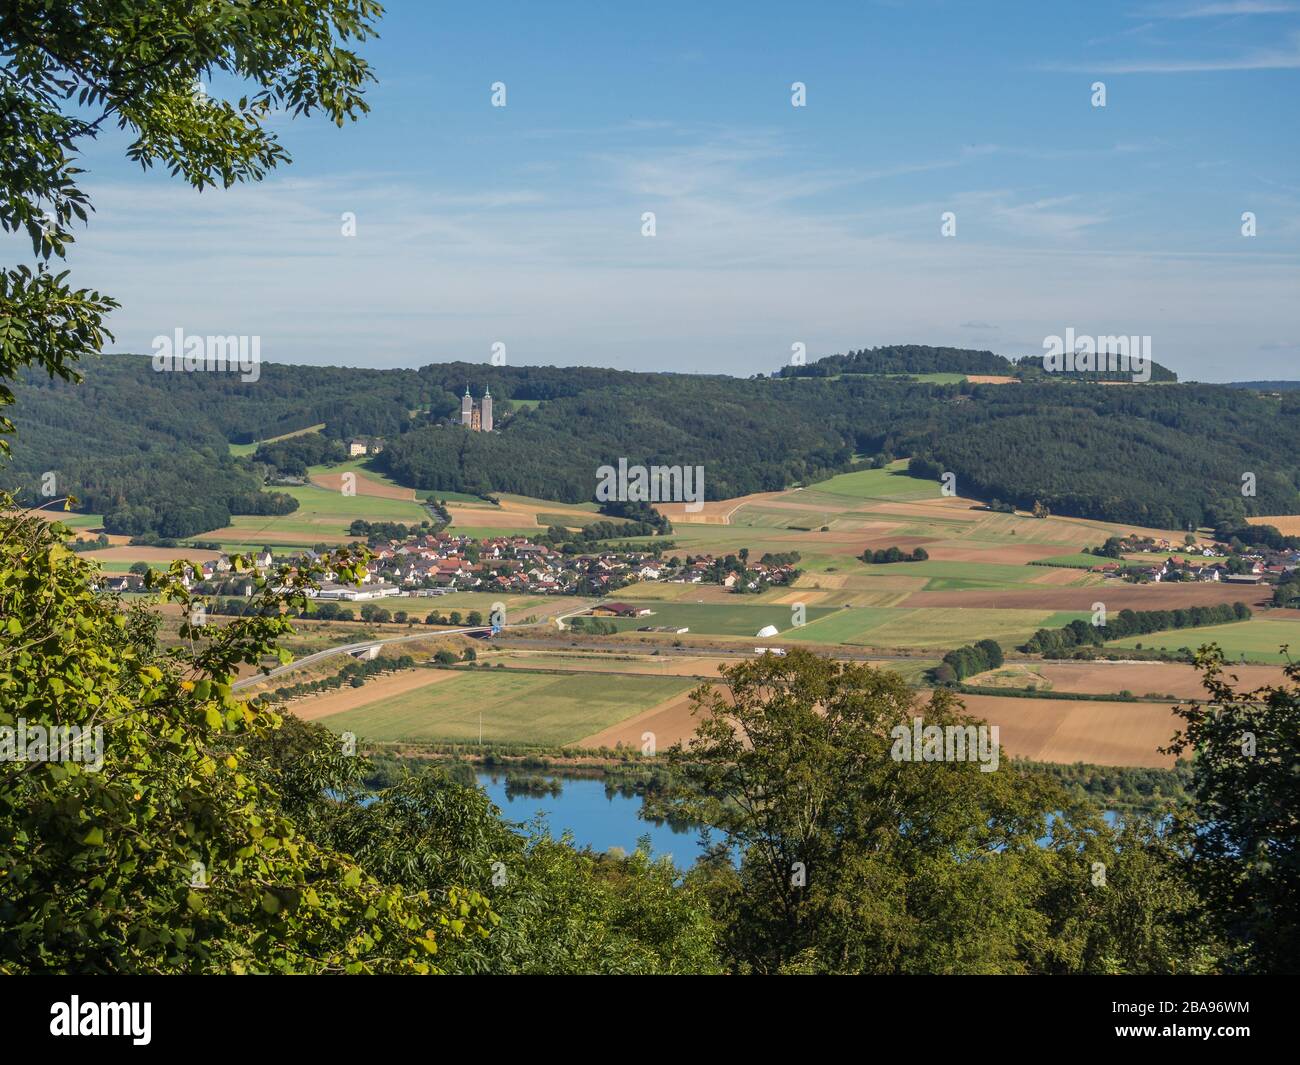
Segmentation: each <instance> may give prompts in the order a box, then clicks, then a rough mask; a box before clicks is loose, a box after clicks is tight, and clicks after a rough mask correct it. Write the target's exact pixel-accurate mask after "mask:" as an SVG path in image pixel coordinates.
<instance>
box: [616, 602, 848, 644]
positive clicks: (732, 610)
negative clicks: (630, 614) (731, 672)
mask: <svg viewBox="0 0 1300 1065" xmlns="http://www.w3.org/2000/svg"><path fill="white" fill-rule="evenodd" d="M736 598H737V599H741V598H742V597H741V596H736ZM645 605H646V606H647V607H649V608H650V609H651V610H653V611H654V613H653V614H651V615H649V616H648V617H641V618H603V619H601V620H604V621H613V622H614V624H615V625H616V626H617V627H618V629H619V631H620V632H628V631H631V630H634V629H639V628H641V627H642V626H645V625H674V626H682V625H685V626H687V627H688V628H690V630H691V633H692V634H693V635H703V636H753V635H754V634H755V633H756V632H758V630H759V629H761V628H764V627H766V626H768V625H775V626H776V627H777V629H778V630H779V631H781V632H785V630H786V629H789V628H791V626H792V625H793V616H792V610H791V607H790V606H789V605H787V604H780V603H770V604H763V603H746V604H743V605H737V606H732V605H731V604H730V603H672V602H668V603H646V604H645ZM830 613H833V611H831V610H828V609H827V608H825V607H808V608H807V614H806V617H807V620H808V621H814V620H816V619H817V618H821V617H825V616H826V615H827V614H830Z"/></svg>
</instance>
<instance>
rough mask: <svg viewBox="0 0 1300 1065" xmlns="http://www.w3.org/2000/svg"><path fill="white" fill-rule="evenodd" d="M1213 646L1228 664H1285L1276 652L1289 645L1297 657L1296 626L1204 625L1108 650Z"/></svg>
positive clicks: (1264, 622) (1257, 621)
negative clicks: (1246, 662)
mask: <svg viewBox="0 0 1300 1065" xmlns="http://www.w3.org/2000/svg"><path fill="white" fill-rule="evenodd" d="M1208 643H1217V644H1218V645H1219V646H1220V647H1222V648H1223V653H1224V656H1225V657H1226V658H1227V659H1228V660H1229V661H1235V660H1237V659H1243V658H1244V659H1245V660H1247V661H1249V662H1279V663H1280V662H1286V661H1287V656H1286V655H1285V654H1283V653H1282V651H1281V650H1280V648H1281V647H1283V646H1284V645H1289V646H1291V647H1293V648H1295V650H1294V651H1293V652H1292V656H1293V657H1295V656H1297V655H1300V622H1298V621H1296V620H1294V619H1287V620H1283V621H1274V620H1271V619H1268V618H1258V617H1255V618H1251V619H1250V620H1249V621H1237V622H1231V623H1229V624H1227V625H1206V626H1204V627H1203V628H1197V629H1175V630H1173V631H1171V632H1156V633H1147V634H1146V635H1145V636H1133V637H1130V638H1128V639H1123V640H1114V641H1112V642H1111V643H1109V644H1107V646H1108V647H1136V646H1138V645H1139V644H1141V645H1142V646H1143V647H1158V648H1163V649H1165V650H1169V651H1176V650H1178V648H1180V647H1190V648H1191V649H1192V650H1193V651H1194V650H1196V649H1197V648H1198V647H1200V646H1202V645H1203V644H1208Z"/></svg>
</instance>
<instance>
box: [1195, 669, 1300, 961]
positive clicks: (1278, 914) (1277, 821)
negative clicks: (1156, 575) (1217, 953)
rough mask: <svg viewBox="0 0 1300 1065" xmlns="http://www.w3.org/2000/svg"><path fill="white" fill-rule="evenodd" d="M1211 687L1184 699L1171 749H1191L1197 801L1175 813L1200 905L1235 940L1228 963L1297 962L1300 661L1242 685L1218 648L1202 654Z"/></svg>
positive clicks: (1299, 917) (1299, 941)
mask: <svg viewBox="0 0 1300 1065" xmlns="http://www.w3.org/2000/svg"><path fill="white" fill-rule="evenodd" d="M1198 664H1199V665H1200V666H1201V667H1202V669H1203V670H1204V671H1205V686H1206V689H1207V691H1208V693H1209V697H1208V698H1207V699H1206V700H1205V701H1204V702H1203V703H1191V704H1188V705H1182V706H1178V707H1177V708H1176V712H1177V713H1178V715H1179V716H1180V717H1181V718H1182V720H1183V725H1182V728H1181V729H1180V731H1179V733H1178V735H1177V737H1176V738H1175V740H1174V742H1173V743H1172V744H1171V746H1170V751H1171V752H1172V753H1174V754H1188V753H1193V752H1194V753H1195V756H1196V757H1195V761H1194V762H1193V779H1192V789H1193V792H1194V796H1195V798H1194V803H1193V806H1192V808H1191V810H1188V811H1184V812H1183V814H1182V816H1181V817H1180V819H1179V832H1180V835H1181V837H1182V838H1183V840H1185V843H1186V847H1187V863H1188V868H1189V871H1190V875H1193V876H1195V879H1196V883H1197V885H1198V886H1199V888H1200V895H1201V905H1202V912H1203V915H1204V917H1205V919H1206V921H1207V922H1208V923H1209V924H1210V926H1211V927H1213V928H1215V929H1217V930H1218V931H1219V932H1220V934H1221V935H1222V936H1223V938H1224V939H1225V940H1226V941H1227V942H1228V943H1229V944H1231V951H1230V953H1229V954H1228V957H1227V967H1228V968H1229V969H1231V970H1236V971H1242V972H1251V973H1290V974H1293V975H1294V974H1295V973H1297V972H1300V826H1298V825H1297V820H1296V811H1297V810H1300V683H1298V682H1300V666H1297V665H1295V664H1291V665H1288V666H1287V667H1286V681H1285V682H1284V683H1280V684H1274V685H1267V686H1264V687H1261V688H1258V689H1255V690H1250V691H1247V690H1243V689H1240V688H1238V687H1237V684H1236V680H1237V678H1236V677H1235V676H1232V675H1231V674H1227V675H1225V674H1224V672H1223V668H1224V664H1223V656H1222V653H1221V652H1220V651H1219V650H1218V648H1212V649H1211V650H1209V651H1207V652H1205V653H1204V654H1202V655H1200V656H1198Z"/></svg>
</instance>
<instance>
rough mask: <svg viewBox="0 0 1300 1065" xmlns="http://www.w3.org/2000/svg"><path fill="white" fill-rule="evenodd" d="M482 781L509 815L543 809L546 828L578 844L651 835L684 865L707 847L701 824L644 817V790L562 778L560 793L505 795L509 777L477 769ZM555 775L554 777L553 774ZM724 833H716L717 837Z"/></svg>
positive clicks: (622, 843)
mask: <svg viewBox="0 0 1300 1065" xmlns="http://www.w3.org/2000/svg"><path fill="white" fill-rule="evenodd" d="M475 779H476V780H477V781H478V785H479V787H481V788H482V789H483V790H484V791H486V792H487V793H488V798H490V799H491V800H492V801H493V802H494V803H496V804H497V806H499V807H500V808H501V813H502V815H503V816H504V817H505V818H506V819H507V820H509V821H530V820H532V818H533V817H534V816H535V815H536V814H538V813H542V814H544V815H545V817H546V828H547V831H548V832H549V833H550V834H551V836H552V837H554V838H555V839H559V838H560V836H561V835H562V834H563V833H565V832H572V833H573V841H574V843H575V844H576V845H577V846H579V847H590V848H591V849H592V850H595V851H607V850H609V849H610V848H611V847H621V848H622V849H623V850H624V851H626V852H627V853H629V854H630V853H631V852H632V851H634V850H636V845H637V840H638V839H639V838H640V837H642V836H647V835H648V836H649V837H650V853H651V854H652V855H653V856H654V857H656V858H662V857H664V856H667V857H669V858H671V859H672V862H673V864H674V865H676V866H677V868H679V869H689V868H690V867H691V866H692V865H694V864H695V862H696V859H698V858H699V856H700V855H701V853H702V852H703V848H702V847H701V846H700V833H699V830H698V829H688V830H685V831H677V830H674V829H673V828H672V827H670V826H669V825H666V824H663V825H656V824H654V823H653V822H651V821H642V820H641V818H640V817H639V816H638V814H639V813H640V811H641V798H640V796H632V797H628V796H624V795H619V794H617V793H613V792H611V793H610V795H609V796H608V797H606V795H605V782H604V781H603V780H588V779H585V778H562V779H561V780H560V783H561V784H562V785H563V786H564V791H563V792H562V793H561V794H559V795H516V796H515V797H514V798H507V797H506V782H505V777H504V776H501V775H499V774H494V773H478V774H476V776H475ZM548 779H550V778H548ZM718 838H719V835H718V833H716V832H715V833H714V841H715V842H716V841H717V840H718Z"/></svg>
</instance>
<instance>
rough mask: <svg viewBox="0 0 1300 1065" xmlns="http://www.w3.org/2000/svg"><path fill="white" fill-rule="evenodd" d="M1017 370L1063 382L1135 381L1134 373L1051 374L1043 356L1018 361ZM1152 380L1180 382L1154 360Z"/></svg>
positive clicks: (1087, 371)
mask: <svg viewBox="0 0 1300 1065" xmlns="http://www.w3.org/2000/svg"><path fill="white" fill-rule="evenodd" d="M1016 370H1017V371H1018V372H1019V373H1020V374H1021V376H1023V377H1032V376H1037V375H1040V374H1041V375H1043V376H1047V377H1054V378H1057V379H1058V380H1062V381H1115V382H1117V383H1121V384H1123V383H1128V382H1132V380H1133V374H1132V373H1126V372H1124V371H1121V370H1070V371H1068V372H1066V371H1056V372H1054V373H1049V372H1048V371H1047V370H1045V369H1043V356H1041V355H1026V356H1025V357H1024V358H1022V359H1018V360H1016ZM1150 380H1152V381H1165V382H1173V381H1177V380H1178V375H1177V374H1176V373H1174V371H1173V370H1171V369H1169V367H1168V366H1162V365H1160V363H1158V362H1156V361H1155V360H1154V359H1152V360H1151V376H1150Z"/></svg>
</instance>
